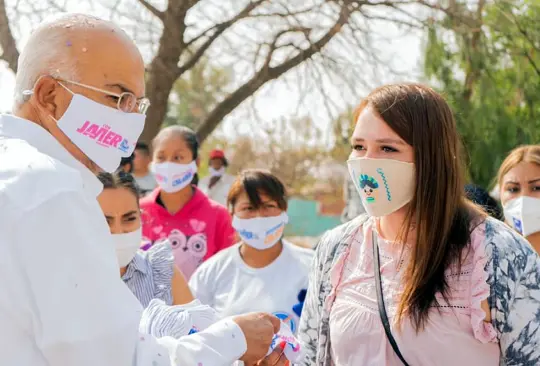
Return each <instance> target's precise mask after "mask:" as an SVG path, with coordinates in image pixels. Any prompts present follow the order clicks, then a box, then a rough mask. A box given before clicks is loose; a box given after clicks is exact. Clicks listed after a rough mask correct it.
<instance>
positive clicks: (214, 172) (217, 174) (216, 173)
mask: <svg viewBox="0 0 540 366" xmlns="http://www.w3.org/2000/svg"><path fill="white" fill-rule="evenodd" d="M208 172H209V173H210V176H211V177H221V176H223V174H225V167H224V166H222V167H221V168H219V169H214V168H212V167H210V168H208Z"/></svg>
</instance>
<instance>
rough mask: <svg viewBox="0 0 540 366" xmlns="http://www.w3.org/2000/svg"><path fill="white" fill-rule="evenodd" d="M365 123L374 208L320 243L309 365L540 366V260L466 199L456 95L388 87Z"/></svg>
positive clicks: (360, 143) (311, 298)
mask: <svg viewBox="0 0 540 366" xmlns="http://www.w3.org/2000/svg"><path fill="white" fill-rule="evenodd" d="M355 123H356V126H355V129H354V132H353V135H352V137H351V142H352V153H351V156H350V160H349V161H348V166H349V171H350V173H351V176H352V178H353V180H354V182H355V184H356V187H357V189H358V191H359V193H360V196H361V197H362V202H363V205H364V207H365V209H366V212H367V213H368V214H369V216H368V215H362V216H360V217H358V218H356V219H354V220H352V221H351V222H349V223H346V224H344V225H342V226H340V227H338V228H336V229H334V230H332V231H330V232H328V233H326V234H325V235H324V237H323V238H322V239H321V241H320V243H319V245H318V247H317V251H316V254H315V262H316V263H314V266H313V267H312V273H311V274H310V276H309V278H310V285H309V289H308V294H307V298H306V302H305V307H304V310H303V314H302V321H301V324H300V335H299V337H300V339H301V341H302V342H303V344H304V347H305V350H306V351H307V354H306V357H305V359H304V360H303V362H300V363H299V364H300V365H305V366H307V365H310V366H311V365H327V366H330V365H335V366H345V365H355V366H363V365H365V366H368V365H386V366H401V365H414V366H431V365H439V366H450V365H478V366H479V365H483V366H498V365H499V364H507V365H540V352H539V351H538V350H539V349H540V316H539V314H540V297H539V296H538V294H539V293H540V259H539V257H538V255H537V254H536V253H535V252H534V251H533V250H532V248H531V246H530V245H529V244H528V243H527V242H526V241H525V240H524V239H523V238H522V237H520V236H519V235H517V234H516V233H514V232H513V230H511V229H510V228H509V227H508V226H506V225H504V224H503V223H502V222H500V221H497V220H495V219H493V218H490V217H488V216H487V215H486V214H485V213H484V212H483V211H482V210H481V208H479V207H477V206H475V205H474V204H472V203H471V202H470V201H468V200H467V199H466V198H465V192H464V188H463V187H464V178H463V177H464V171H463V165H462V162H461V159H460V145H459V138H458V133H457V130H456V124H455V121H454V117H453V115H452V112H451V110H450V107H449V106H448V104H447V103H446V102H445V100H444V99H443V98H442V97H441V96H440V95H439V94H437V93H436V92H435V91H433V90H432V89H430V88H428V87H426V86H422V85H415V84H400V85H388V86H384V87H381V88H379V89H376V90H375V91H373V92H372V93H370V94H369V96H368V97H367V98H366V99H365V100H364V101H363V102H362V103H361V104H360V106H359V108H358V109H357V112H356V115H355ZM383 324H385V326H383ZM449 345H451V347H450V346H449ZM456 350H459V352H456Z"/></svg>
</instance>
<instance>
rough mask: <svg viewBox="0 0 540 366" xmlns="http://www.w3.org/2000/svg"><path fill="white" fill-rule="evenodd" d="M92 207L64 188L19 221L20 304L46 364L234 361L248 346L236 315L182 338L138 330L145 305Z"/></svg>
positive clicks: (180, 364)
mask: <svg viewBox="0 0 540 366" xmlns="http://www.w3.org/2000/svg"><path fill="white" fill-rule="evenodd" d="M96 205H97V203H96ZM89 208H90V209H93V207H90V205H89V203H88V202H87V201H86V199H85V198H84V197H82V196H81V195H80V194H77V193H61V194H58V195H56V196H55V197H53V198H52V199H50V200H48V201H46V202H45V203H43V204H42V205H40V206H38V207H37V208H35V209H34V210H32V211H31V212H29V213H27V215H26V216H25V217H24V220H23V221H22V222H20V223H18V224H17V225H15V227H14V230H15V236H14V239H15V243H14V245H15V248H14V249H15V251H16V252H15V253H16V254H17V257H16V259H17V261H18V263H19V266H20V268H21V273H20V277H21V279H22V281H23V284H24V286H25V289H27V290H26V293H27V296H28V301H27V304H21V308H24V309H29V314H28V316H29V317H30V318H31V320H32V324H33V337H34V339H35V343H36V346H37V347H38V349H39V350H40V351H41V353H42V354H43V357H44V358H45V359H46V360H47V363H48V364H50V365H54V366H73V365H77V366H95V365H100V366H118V365H134V366H148V365H156V366H161V365H163V366H165V365H166V366H169V365H173V366H176V365H178V366H186V365H197V364H198V362H200V363H202V364H203V365H216V366H221V365H223V366H225V365H227V366H228V365H230V364H232V363H233V362H234V361H235V360H237V359H238V358H239V357H241V356H242V355H243V354H244V353H245V352H246V349H247V345H246V340H245V337H244V335H243V333H242V330H241V329H240V327H239V326H238V325H237V324H236V323H234V322H233V321H232V320H231V319H228V320H224V321H221V322H218V323H216V324H214V325H213V326H211V327H209V328H208V329H206V330H205V331H203V332H200V333H198V334H194V335H190V336H187V337H182V338H180V339H178V340H176V339H173V338H160V339H155V338H153V337H151V336H142V335H140V334H139V333H138V327H139V321H140V316H141V312H142V309H141V307H140V304H139V303H138V301H137V299H136V298H135V297H134V296H133V295H132V294H131V292H130V291H129V289H128V288H127V286H125V285H124V283H123V282H122V280H121V278H120V274H119V269H118V262H117V260H116V256H115V253H114V248H113V243H112V240H111V238H110V236H109V235H110V234H109V232H108V229H107V227H106V224H105V222H104V221H102V220H104V219H103V218H102V217H99V214H100V213H101V212H100V210H99V208H96V209H95V210H91V211H90V212H89V211H88V209H89ZM94 214H95V215H94ZM100 221H102V222H100ZM195 361H196V362H195ZM154 362H155V363H154Z"/></svg>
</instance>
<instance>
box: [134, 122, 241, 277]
mask: <svg viewBox="0 0 540 366" xmlns="http://www.w3.org/2000/svg"><path fill="white" fill-rule="evenodd" d="M152 149H153V155H152V164H151V168H150V169H151V170H152V173H153V174H154V177H155V178H156V181H157V182H158V187H157V188H156V189H155V190H154V191H153V192H152V193H149V194H148V195H147V196H145V197H144V198H143V199H142V200H141V209H142V211H143V236H144V237H145V240H147V241H149V242H151V243H157V242H161V241H164V240H168V242H169V243H170V245H171V246H172V249H173V254H174V257H175V263H176V265H177V266H178V268H180V270H181V271H182V273H183V274H184V276H185V277H186V278H187V279H189V278H190V277H191V275H192V274H193V272H194V271H195V270H196V269H197V267H198V266H199V265H200V264H201V263H202V262H203V261H205V260H206V259H208V258H210V257H211V256H213V255H214V254H216V253H217V252H219V251H220V250H222V249H224V248H227V247H229V246H231V245H232V244H233V243H234V230H233V228H232V226H231V218H230V216H229V213H228V212H227V209H226V208H225V207H223V206H221V205H219V204H218V203H216V202H214V201H212V200H210V199H209V198H208V197H207V196H206V195H205V194H204V193H202V192H201V191H200V190H199V189H198V188H197V187H196V186H195V185H194V184H193V180H194V178H195V177H196V174H197V157H198V151H199V142H198V141H197V136H196V135H195V133H194V132H193V131H192V130H190V129H189V128H187V127H183V126H171V127H167V128H165V129H163V130H161V131H160V132H159V134H158V135H157V136H156V138H155V139H154V141H153V144H152Z"/></svg>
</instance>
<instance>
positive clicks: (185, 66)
mask: <svg viewBox="0 0 540 366" xmlns="http://www.w3.org/2000/svg"><path fill="white" fill-rule="evenodd" d="M266 1H267V0H257V1H254V2H250V3H249V4H248V5H247V6H246V7H245V8H244V9H242V11H240V12H239V13H238V14H237V15H236V16H234V17H233V18H232V19H230V20H228V21H226V22H223V23H220V24H218V25H217V26H215V27H213V28H214V33H213V34H212V35H211V36H210V37H208V39H207V40H206V41H204V43H203V44H202V45H201V46H200V47H199V48H198V49H197V51H195V53H194V54H193V56H191V57H190V58H189V60H187V61H186V62H185V63H184V64H183V65H182V66H180V67H179V68H178V71H177V74H178V76H180V75H182V74H183V73H184V72H186V71H187V70H189V69H191V68H192V67H193V66H194V65H195V64H196V63H197V62H198V61H199V60H200V58H201V57H202V56H203V55H204V53H205V52H206V51H207V50H208V49H209V48H210V46H211V45H212V43H214V41H215V40H216V39H218V38H219V36H221V35H222V34H223V32H225V31H226V30H227V29H228V28H229V27H230V26H232V25H233V24H235V23H236V22H238V21H239V20H241V19H244V18H246V17H248V16H249V15H250V13H251V12H252V11H253V10H254V9H256V8H257V7H258V6H260V5H262V4H263V3H264V2H266ZM190 43H191V42H190Z"/></svg>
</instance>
